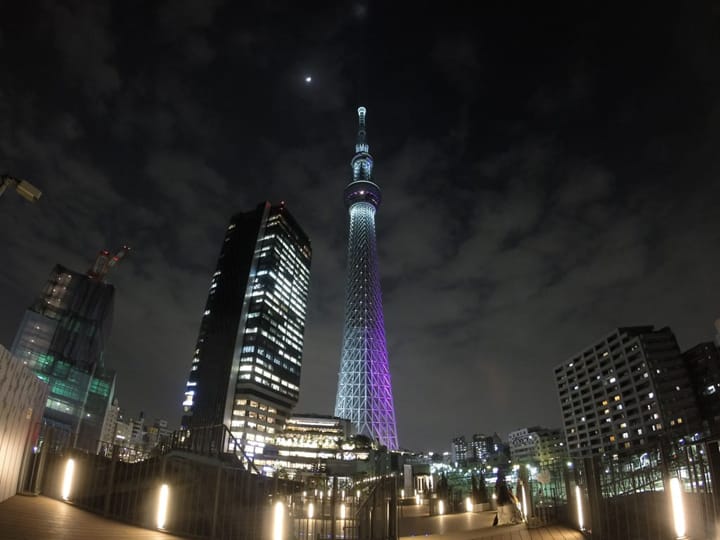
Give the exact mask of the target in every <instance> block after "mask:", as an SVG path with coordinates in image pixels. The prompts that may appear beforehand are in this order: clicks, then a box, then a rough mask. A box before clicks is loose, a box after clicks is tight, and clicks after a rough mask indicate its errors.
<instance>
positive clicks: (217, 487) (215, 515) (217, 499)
mask: <svg viewBox="0 0 720 540" xmlns="http://www.w3.org/2000/svg"><path fill="white" fill-rule="evenodd" d="M221 479H222V464H221V463H218V465H217V473H216V474H215V500H214V501H213V515H212V529H211V530H212V538H215V537H216V536H217V521H218V512H219V510H220V483H221Z"/></svg>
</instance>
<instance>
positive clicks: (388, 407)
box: [335, 107, 398, 450]
mask: <svg viewBox="0 0 720 540" xmlns="http://www.w3.org/2000/svg"><path fill="white" fill-rule="evenodd" d="M365 113H366V110H365V107H360V108H359V109H358V120H359V129H358V138H357V144H355V156H354V157H353V159H352V161H351V162H350V163H351V166H352V171H353V179H352V181H351V182H350V183H349V184H348V185H347V187H346V188H345V193H344V199H345V205H346V206H347V208H348V213H349V219H350V232H349V235H348V258H347V282H346V290H345V294H346V300H345V326H344V328H343V343H342V354H341V359H340V375H339V377H338V389H337V398H336V400H335V416H338V417H340V418H346V419H348V420H350V421H351V422H352V423H353V425H354V426H355V428H356V429H357V431H358V432H359V433H362V434H364V435H369V436H370V437H372V438H373V439H378V440H379V441H380V442H381V443H382V444H384V445H385V446H387V447H388V448H389V449H391V450H395V449H397V448H398V442H397V429H396V427H395V406H394V403H393V393H392V384H391V382H390V368H389V366H388V354H387V345H386V342H385V319H384V316H383V307H382V295H381V293H380V273H379V272H378V256H377V245H376V238H375V212H376V211H377V209H378V207H379V206H380V187H379V186H378V185H377V184H376V183H375V182H373V176H372V172H373V159H372V156H371V155H370V153H369V151H370V146H369V145H368V144H367V140H366V134H365Z"/></svg>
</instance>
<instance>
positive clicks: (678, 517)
mask: <svg viewBox="0 0 720 540" xmlns="http://www.w3.org/2000/svg"><path fill="white" fill-rule="evenodd" d="M670 500H671V501H672V511H673V522H674V523H675V538H678V539H680V538H686V536H685V532H686V530H687V529H686V524H685V509H684V508H683V500H682V488H681V487H680V480H679V479H678V478H671V479H670Z"/></svg>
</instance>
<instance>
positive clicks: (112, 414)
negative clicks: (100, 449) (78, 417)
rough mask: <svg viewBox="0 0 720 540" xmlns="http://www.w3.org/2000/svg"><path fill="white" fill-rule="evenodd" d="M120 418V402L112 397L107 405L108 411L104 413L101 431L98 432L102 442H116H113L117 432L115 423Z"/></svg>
mask: <svg viewBox="0 0 720 540" xmlns="http://www.w3.org/2000/svg"><path fill="white" fill-rule="evenodd" d="M119 418H120V404H119V402H118V400H117V398H115V399H113V401H112V403H111V404H110V405H109V406H108V412H107V414H106V415H105V422H104V423H103V427H102V431H101V432H100V442H101V443H104V444H106V445H107V444H117V443H116V442H115V434H116V432H117V423H118V419H119Z"/></svg>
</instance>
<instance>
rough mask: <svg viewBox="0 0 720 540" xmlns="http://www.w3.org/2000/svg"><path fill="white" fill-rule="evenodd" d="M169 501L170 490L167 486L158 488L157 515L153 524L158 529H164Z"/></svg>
mask: <svg viewBox="0 0 720 540" xmlns="http://www.w3.org/2000/svg"><path fill="white" fill-rule="evenodd" d="M169 500H170V488H169V487H168V485H167V484H163V485H162V486H160V493H159V494H158V505H157V515H156V516H155V522H156V524H157V528H158V529H164V528H165V523H166V522H167V507H168V501H169Z"/></svg>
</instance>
